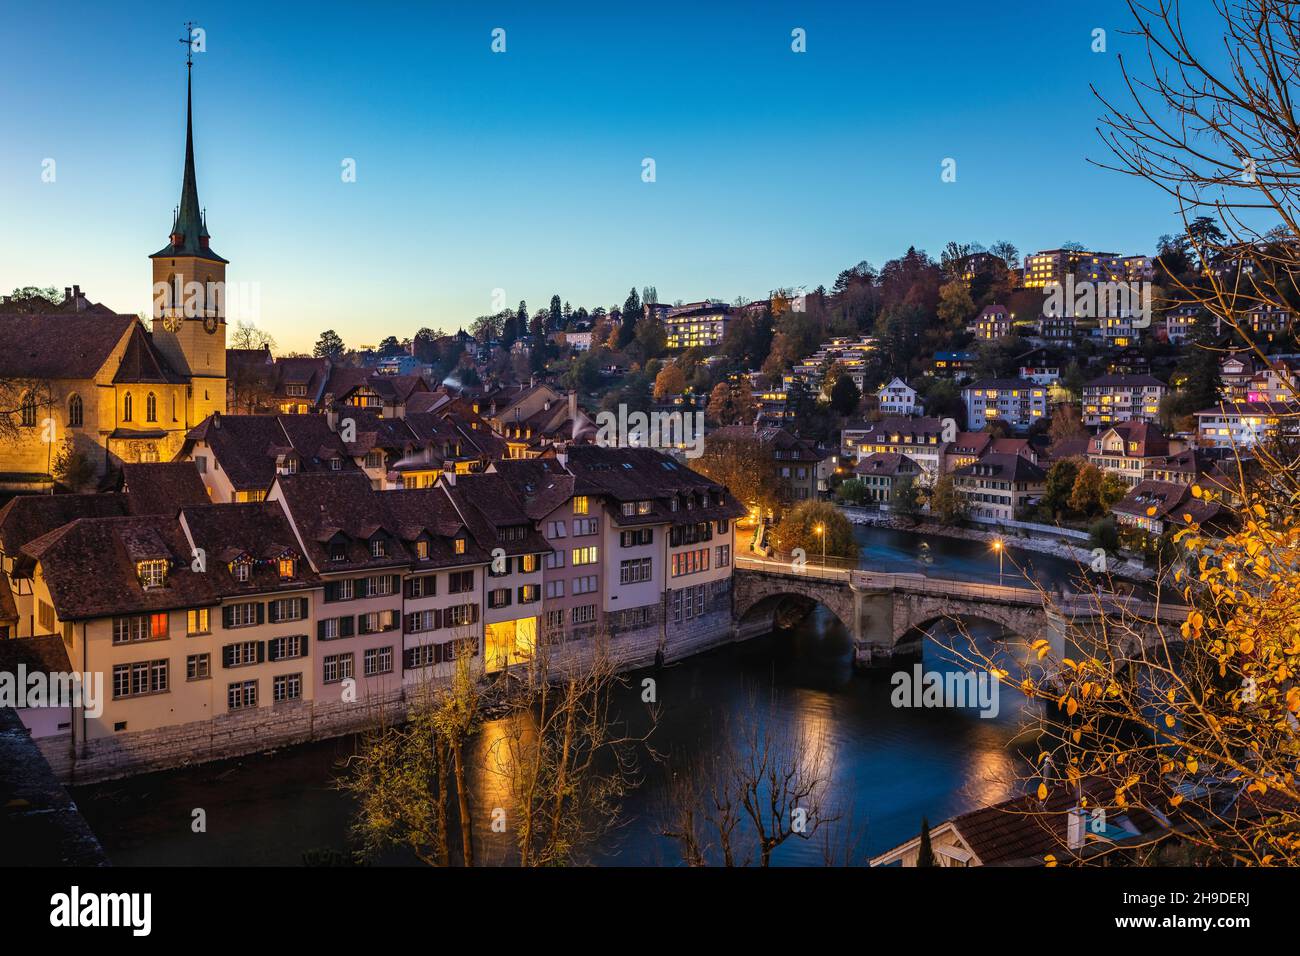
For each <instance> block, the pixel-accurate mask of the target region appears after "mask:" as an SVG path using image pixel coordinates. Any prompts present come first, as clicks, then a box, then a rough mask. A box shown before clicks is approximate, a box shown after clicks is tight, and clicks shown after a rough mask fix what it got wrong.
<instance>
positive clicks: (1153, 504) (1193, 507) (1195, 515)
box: [1111, 478, 1233, 526]
mask: <svg viewBox="0 0 1300 956" xmlns="http://www.w3.org/2000/svg"><path fill="white" fill-rule="evenodd" d="M1111 511H1114V512H1115V513H1117V514H1127V515H1135V516H1137V517H1142V518H1152V519H1154V520H1156V521H1172V522H1174V523H1176V524H1186V523H1188V519H1189V518H1190V520H1191V522H1193V523H1195V524H1200V525H1215V526H1221V525H1224V524H1225V523H1227V522H1231V520H1232V519H1233V515H1232V512H1230V511H1229V510H1228V509H1226V508H1224V506H1223V505H1222V504H1220V503H1219V502H1217V501H1206V500H1205V499H1204V498H1197V497H1195V496H1193V494H1192V488H1191V486H1190V485H1184V484H1179V483H1177V482H1170V481H1157V480H1156V479H1154V478H1147V479H1144V480H1143V481H1140V482H1138V484H1137V485H1136V486H1135V487H1134V488H1133V490H1132V491H1130V492H1129V493H1128V494H1127V495H1125V496H1124V497H1123V498H1122V499H1120V500H1119V501H1117V502H1115V504H1114V505H1112V506H1111Z"/></svg>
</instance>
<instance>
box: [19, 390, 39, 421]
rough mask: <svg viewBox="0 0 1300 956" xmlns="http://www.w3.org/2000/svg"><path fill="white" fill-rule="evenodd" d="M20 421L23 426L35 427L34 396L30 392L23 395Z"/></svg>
mask: <svg viewBox="0 0 1300 956" xmlns="http://www.w3.org/2000/svg"><path fill="white" fill-rule="evenodd" d="M22 423H23V427H24V428H35V427H36V396H35V395H33V394H32V393H31V392H28V393H27V394H26V395H24V396H23V405H22Z"/></svg>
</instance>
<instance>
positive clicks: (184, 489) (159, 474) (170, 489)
mask: <svg viewBox="0 0 1300 956" xmlns="http://www.w3.org/2000/svg"><path fill="white" fill-rule="evenodd" d="M122 483H123V490H124V491H125V492H126V497H127V509H128V510H129V511H130V513H131V514H133V515H174V514H176V512H177V511H179V510H180V509H181V508H183V507H185V506H186V505H200V504H207V503H208V492H207V489H206V488H205V487H204V486H203V479H202V478H200V477H199V472H198V469H197V468H195V467H194V462H192V461H168V462H152V463H147V464H135V465H132V464H124V465H122Z"/></svg>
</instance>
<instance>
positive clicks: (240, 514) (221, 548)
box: [181, 501, 320, 597]
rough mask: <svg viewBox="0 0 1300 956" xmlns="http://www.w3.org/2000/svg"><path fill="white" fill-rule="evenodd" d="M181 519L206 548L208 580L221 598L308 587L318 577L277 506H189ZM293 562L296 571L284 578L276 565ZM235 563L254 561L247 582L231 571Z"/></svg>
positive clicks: (264, 503)
mask: <svg viewBox="0 0 1300 956" xmlns="http://www.w3.org/2000/svg"><path fill="white" fill-rule="evenodd" d="M181 521H182V522H183V523H184V525H185V527H186V528H188V529H189V533H190V537H191V538H192V539H193V540H194V546H195V547H196V548H202V549H203V552H204V554H205V557H206V561H207V571H208V576H209V577H210V578H211V580H212V583H213V586H214V587H215V589H216V591H217V593H218V594H220V595H221V596H223V597H229V596H233V595H239V594H258V593H260V594H267V593H270V592H274V591H293V590H299V589H301V588H303V587H310V586H312V585H314V584H316V583H318V582H319V581H320V577H319V576H318V575H317V574H316V572H314V571H313V570H312V569H311V566H310V565H309V564H308V563H307V562H306V561H305V560H303V554H302V549H301V548H300V547H299V546H298V539H297V536H296V535H294V533H293V528H291V527H290V526H289V520H288V519H287V518H286V517H285V515H284V510H283V509H282V508H281V507H280V505H279V503H278V502H273V501H266V502H257V503H250V504H202V505H196V506H193V507H188V508H186V509H185V510H184V511H183V512H182V513H181ZM281 558H292V559H293V560H294V573H293V575H292V576H290V577H288V578H284V577H281V575H280V570H279V567H278V561H279V560H280V559H281ZM237 561H248V562H251V567H250V568H249V579H248V580H247V581H238V580H236V579H235V576H234V574H233V572H232V570H231V567H232V565H233V564H234V563H235V562H237Z"/></svg>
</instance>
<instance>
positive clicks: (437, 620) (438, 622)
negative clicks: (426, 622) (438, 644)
mask: <svg viewBox="0 0 1300 956" xmlns="http://www.w3.org/2000/svg"><path fill="white" fill-rule="evenodd" d="M430 623H431V624H432V625H433V630H435V631H436V630H437V629H438V628H440V627H442V608H439V609H438V610H436V611H434V612H433V620H432V621H430Z"/></svg>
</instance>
